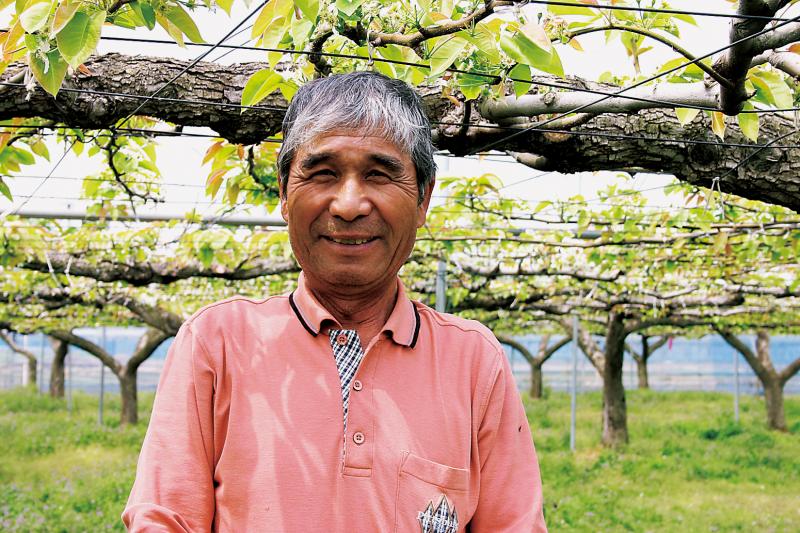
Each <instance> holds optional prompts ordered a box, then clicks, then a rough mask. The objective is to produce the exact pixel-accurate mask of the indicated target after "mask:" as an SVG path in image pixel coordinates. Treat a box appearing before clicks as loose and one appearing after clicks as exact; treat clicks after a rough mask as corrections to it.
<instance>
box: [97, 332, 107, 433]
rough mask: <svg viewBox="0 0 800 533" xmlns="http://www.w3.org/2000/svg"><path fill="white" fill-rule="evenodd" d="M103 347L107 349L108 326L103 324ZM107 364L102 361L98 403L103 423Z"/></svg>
mask: <svg viewBox="0 0 800 533" xmlns="http://www.w3.org/2000/svg"><path fill="white" fill-rule="evenodd" d="M103 349H104V350H106V327H105V326H103ZM105 380H106V366H105V365H104V364H103V361H100V400H99V402H98V404H97V423H98V424H100V425H101V426H102V425H103V398H104V397H105V388H106V383H105Z"/></svg>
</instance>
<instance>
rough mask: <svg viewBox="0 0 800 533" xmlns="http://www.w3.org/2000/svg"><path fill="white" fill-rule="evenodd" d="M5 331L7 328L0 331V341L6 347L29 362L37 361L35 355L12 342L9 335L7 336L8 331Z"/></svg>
mask: <svg viewBox="0 0 800 533" xmlns="http://www.w3.org/2000/svg"><path fill="white" fill-rule="evenodd" d="M7 329H8V328H4V329H0V340H2V341H3V342H5V343H6V344H7V345H8V347H9V348H11V351H13V352H14V353H18V354H19V355H21V356H23V357H25V358H26V359H28V360H29V361H31V360H33V361H36V360H37V358H36V354H35V353H33V352H32V351H30V350H27V349H25V348H23V347H22V346H20V345H19V344H17V343H16V342H14V339H12V338H11V335H9V334H8V331H6V330H7Z"/></svg>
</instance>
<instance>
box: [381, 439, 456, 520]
mask: <svg viewBox="0 0 800 533" xmlns="http://www.w3.org/2000/svg"><path fill="white" fill-rule="evenodd" d="M468 489H469V470H467V469H464V468H454V467H452V466H447V465H443V464H440V463H435V462H433V461H429V460H427V459H423V458H422V457H419V456H417V455H414V454H412V453H410V452H405V453H404V455H403V459H402V462H401V464H400V472H399V474H398V480H397V502H396V508H395V532H396V533H416V532H421V533H460V532H463V531H464V527H465V526H466V516H467V505H468V504H469V497H468V496H469V491H468Z"/></svg>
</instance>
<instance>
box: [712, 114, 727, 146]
mask: <svg viewBox="0 0 800 533" xmlns="http://www.w3.org/2000/svg"><path fill="white" fill-rule="evenodd" d="M711 131H713V132H714V134H715V135H716V136H717V137H719V138H720V139H724V138H725V115H723V114H722V113H720V112H719V111H712V112H711Z"/></svg>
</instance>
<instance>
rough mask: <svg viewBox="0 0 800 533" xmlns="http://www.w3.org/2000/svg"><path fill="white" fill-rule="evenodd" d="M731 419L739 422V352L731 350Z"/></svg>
mask: <svg viewBox="0 0 800 533" xmlns="http://www.w3.org/2000/svg"><path fill="white" fill-rule="evenodd" d="M733 420H734V422H735V423H736V424H738V423H739V354H738V353H737V352H736V350H734V351H733Z"/></svg>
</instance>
